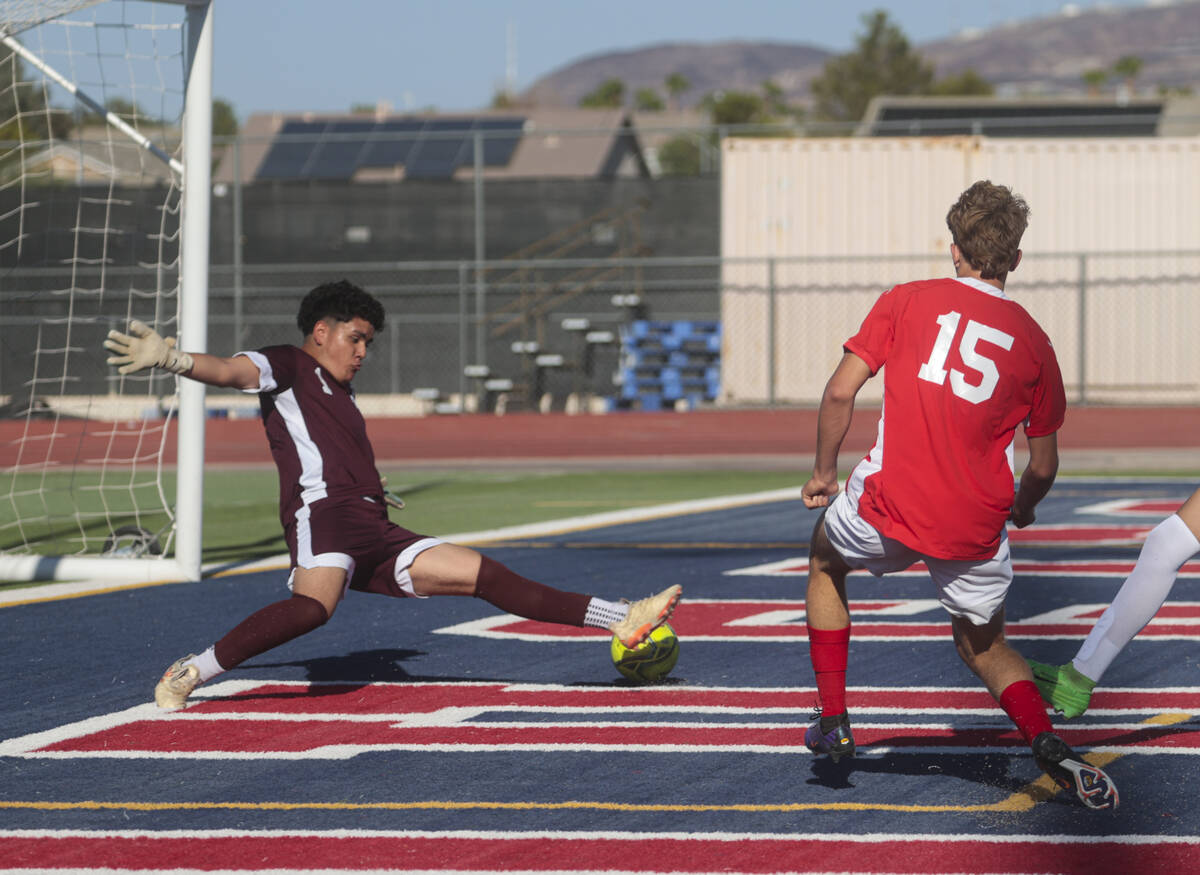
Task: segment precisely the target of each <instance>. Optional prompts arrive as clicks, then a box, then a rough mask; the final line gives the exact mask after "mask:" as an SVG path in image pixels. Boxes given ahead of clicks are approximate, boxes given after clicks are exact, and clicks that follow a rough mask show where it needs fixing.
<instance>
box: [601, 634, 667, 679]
mask: <svg viewBox="0 0 1200 875" xmlns="http://www.w3.org/2000/svg"><path fill="white" fill-rule="evenodd" d="M610 650H611V653H612V661H613V665H614V666H616V669H617V671H619V672H620V673H621V674H622V675H624V676H625V677H627V678H629V679H630V680H631V681H634V682H636V683H639V684H649V683H654V682H656V681H661V680H663V678H665V677H666V676H667V675H668V674H670V673H671V669H673V668H674V667H675V663H676V662H678V661H679V638H678V637H677V636H676V635H675V630H674V629H672V628H671V627H670V626H668V625H667V624H666V623H663V624H662V625H661V626H659V627H658V628H657V629H655V630H654V631H653V632H651V633H650V637H649V638H647V639H646V640H645V641H643V642H642V643H641V644H639V645H638V646H637V647H635V648H633V649H632V650H630V649H629V648H628V647H626V646H625V645H624V644H622V643H621V640H620V639H619V638H617V636H616V635H614V636H613V639H612V647H611V648H610Z"/></svg>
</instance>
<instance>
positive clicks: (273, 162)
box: [255, 121, 325, 179]
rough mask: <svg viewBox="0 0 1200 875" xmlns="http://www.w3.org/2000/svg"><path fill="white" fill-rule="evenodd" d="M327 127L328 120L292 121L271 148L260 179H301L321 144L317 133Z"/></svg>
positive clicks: (258, 176)
mask: <svg viewBox="0 0 1200 875" xmlns="http://www.w3.org/2000/svg"><path fill="white" fill-rule="evenodd" d="M324 130H325V122H300V121H290V122H287V123H285V124H284V126H283V127H282V128H281V129H280V131H279V135H278V136H277V137H276V139H275V141H274V142H273V143H272V144H271V148H270V149H268V150H267V155H266V157H265V158H263V162H262V165H261V166H260V167H259V168H258V173H257V174H255V178H256V179H301V178H303V175H304V169H305V167H307V166H308V161H309V159H310V158H311V157H312V153H313V150H314V149H316V147H317V141H316V139H315V136H314V135H317V134H320V133H322V132H323V131H324Z"/></svg>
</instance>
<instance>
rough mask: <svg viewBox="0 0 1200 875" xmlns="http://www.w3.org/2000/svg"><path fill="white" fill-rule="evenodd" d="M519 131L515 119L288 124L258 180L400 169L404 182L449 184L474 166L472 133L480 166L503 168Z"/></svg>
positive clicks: (348, 176)
mask: <svg viewBox="0 0 1200 875" xmlns="http://www.w3.org/2000/svg"><path fill="white" fill-rule="evenodd" d="M524 126H525V120H524V119H523V118H519V117H506V118H481V119H476V118H455V119H389V120H387V121H375V120H374V119H370V120H368V119H346V120H340V121H319V122H305V121H289V122H286V123H285V124H284V126H283V127H282V128H281V129H280V132H279V137H278V138H277V139H276V140H275V142H274V143H272V144H271V148H270V149H269V150H268V152H267V156H266V158H265V159H263V163H262V166H261V167H260V168H259V170H258V173H257V178H258V179H351V178H353V176H354V174H355V172H356V171H357V170H358V169H359V168H362V167H396V166H403V167H404V175H405V176H406V177H410V178H416V179H449V178H451V177H452V176H454V173H455V171H457V170H458V169H459V168H460V167H464V166H465V167H470V166H471V165H473V164H474V162H475V134H474V132H475V131H481V132H482V133H483V134H484V136H483V138H482V143H483V163H484V165H485V166H488V167H503V166H505V165H507V164H508V162H509V161H511V160H512V156H513V152H514V151H515V150H516V148H517V144H518V142H519V141H520V138H521V133H522V131H523V130H524ZM506 134H507V135H506Z"/></svg>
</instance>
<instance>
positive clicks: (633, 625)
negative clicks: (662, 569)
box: [608, 584, 683, 650]
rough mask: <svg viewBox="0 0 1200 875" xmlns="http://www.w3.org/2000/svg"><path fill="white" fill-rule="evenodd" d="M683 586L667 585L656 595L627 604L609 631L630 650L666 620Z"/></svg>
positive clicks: (677, 600)
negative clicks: (623, 617)
mask: <svg viewBox="0 0 1200 875" xmlns="http://www.w3.org/2000/svg"><path fill="white" fill-rule="evenodd" d="M681 592H683V587H681V586H679V585H678V584H676V585H675V586H669V587H667V588H666V589H664V590H663V591H662V592H660V593H659V594H658V595H652V596H649V597H648V598H644V599H641V600H640V601H636V602H634V603H633V604H631V605H630V606H629V613H628V614H626V615H625V619H624V620H621V621H619V622H617V623H613V624H612V625H611V626H609V627H608V629H609V631H610V632H612V633H613V634H614V635H616V636H617V638H619V639H620V640H621V643H622V644H624V645H625V646H626V647H627V648H629V649H630V650H633V648H635V647H637V646H638V645H639V644H641V643H642V642H643V641H645V640H646V639H647V638H648V637H650V633H651V632H653V631H654V630H655V629H657V628H658V627H659V626H661V625H662V624H663V623H665V622H667V618H668V617H670V616H671V612H672V611H673V610H675V606H676V605H677V604H679V595H680V593H681Z"/></svg>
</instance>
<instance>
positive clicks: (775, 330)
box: [721, 137, 1200, 404]
mask: <svg viewBox="0 0 1200 875" xmlns="http://www.w3.org/2000/svg"><path fill="white" fill-rule="evenodd" d="M977 179H991V180H992V181H993V182H997V183H1002V184H1004V185H1008V186H1010V187H1012V188H1013V189H1014V190H1015V191H1017V192H1018V193H1020V194H1021V195H1023V196H1024V197H1025V198H1026V199H1027V200H1028V202H1029V204H1030V208H1031V218H1030V226H1029V230H1028V231H1027V232H1026V235H1025V239H1024V240H1023V244H1022V248H1023V250H1024V252H1025V257H1024V259H1023V261H1022V263H1021V266H1020V267H1019V268H1018V270H1017V271H1015V272H1014V273H1013V274H1012V275H1011V276H1010V278H1009V282H1008V288H1007V291H1008V293H1009V294H1010V295H1011V296H1012V297H1013V298H1014V299H1015V300H1017V301H1018V302H1020V303H1021V304H1022V305H1023V306H1024V307H1026V309H1028V310H1029V311H1030V312H1031V313H1032V314H1033V315H1034V317H1035V318H1036V319H1037V320H1038V321H1039V322H1040V323H1041V324H1042V326H1043V327H1044V328H1045V329H1046V331H1047V332H1048V333H1049V334H1050V336H1051V338H1052V340H1053V341H1054V343H1055V347H1056V350H1057V351H1058V355H1059V360H1060V363H1061V365H1062V368H1063V377H1064V380H1065V381H1066V383H1067V388H1068V393H1069V394H1071V395H1072V396H1073V397H1074V400H1076V401H1080V400H1083V401H1095V402H1108V401H1111V402H1122V403H1130V402H1133V403H1137V402H1155V403H1195V402H1196V401H1198V400H1200V344H1197V343H1196V342H1195V340H1194V338H1195V335H1196V325H1197V324H1200V319H1198V317H1200V140H1198V139H1195V138H1136V139H1135V138H1122V139H1094V138H1093V139H1082V138H1081V139H1070V140H1066V139H1020V140H1018V139H985V138H979V137H948V138H912V137H906V138H887V139H884V138H852V139H738V138H734V139H728V140H726V141H725V142H724V144H723V150H722V228H721V246H722V253H721V254H722V256H723V258H724V259H725V262H724V267H723V271H722V280H723V291H722V298H721V309H722V314H721V315H722V322H723V331H724V346H723V350H722V395H721V397H722V400H723V401H724V402H725V403H732V404H746V403H748V404H759V403H765V402H769V401H777V402H781V403H802V404H808V403H816V402H817V401H819V399H820V395H821V391H822V389H823V388H824V383H825V380H826V379H827V378H828V376H829V374H830V372H831V371H832V369H833V367H834V365H835V364H836V363H837V360H838V358H839V357H840V355H841V344H842V342H843V341H844V340H845V339H846V338H847V337H849V336H850V335H851V334H853V333H854V332H855V331H856V330H857V328H858V325H859V323H860V322H861V320H862V318H863V317H864V316H865V315H866V312H867V310H868V309H869V308H870V306H871V304H872V303H873V301H874V300H875V298H876V297H877V296H878V295H879V294H880V293H881V292H883V291H884V290H885V289H887V288H890V287H891V286H893V285H895V284H897V283H900V282H906V281H909V280H914V279H921V278H925V277H929V276H950V275H952V271H951V266H950V258H949V244H950V239H949V233H948V231H947V230H946V223H945V215H946V211H947V210H948V209H949V207H950V205H951V204H952V203H953V202H954V200H955V199H956V198H957V197H958V194H959V193H960V192H961V191H962V190H963V189H964V188H966V187H967V186H968V185H969V184H970V183H972V182H974V181H975V180H977ZM772 314H773V316H772ZM879 383H880V381H879V380H874V381H872V382H871V383H869V384H868V385H867V387H866V388H865V389H864V393H863V395H862V396H861V397H862V398H863V400H871V399H878V398H879V397H880V395H881V386H880V385H879Z"/></svg>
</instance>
